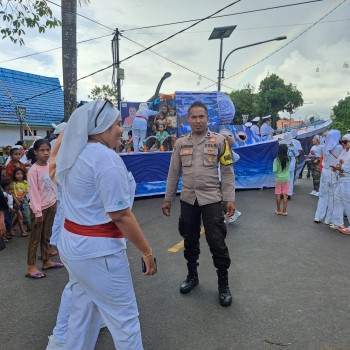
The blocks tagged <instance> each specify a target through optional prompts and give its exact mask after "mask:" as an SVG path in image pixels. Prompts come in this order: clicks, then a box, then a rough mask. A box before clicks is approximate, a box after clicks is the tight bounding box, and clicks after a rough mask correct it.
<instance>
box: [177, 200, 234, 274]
mask: <svg viewBox="0 0 350 350" xmlns="http://www.w3.org/2000/svg"><path fill="white" fill-rule="evenodd" d="M180 203H181V214H180V218H179V232H180V235H181V236H182V237H183V238H184V245H185V250H184V256H185V259H186V260H187V261H188V262H196V261H197V260H198V258H199V254H200V248H199V238H200V229H201V218H202V220H203V225H204V230H205V237H206V240H207V243H208V245H209V248H210V252H211V254H212V256H213V262H214V266H215V267H216V268H217V269H219V270H227V269H228V268H229V267H230V264H231V259H230V254H229V252H228V248H227V246H226V243H225V238H226V234H227V229H226V225H225V223H224V216H223V213H222V207H221V202H218V203H213V204H207V205H203V206H199V205H198V202H197V200H196V202H195V204H194V205H191V204H188V203H186V202H183V201H180Z"/></svg>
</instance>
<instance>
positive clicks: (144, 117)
mask: <svg viewBox="0 0 350 350" xmlns="http://www.w3.org/2000/svg"><path fill="white" fill-rule="evenodd" d="M156 114H158V112H156V111H152V110H150V109H148V106H147V103H146V102H143V103H140V105H139V109H138V111H137V112H136V115H135V119H134V121H133V123H132V139H133V143H134V152H138V151H139V150H140V145H143V142H144V141H145V140H146V136H147V122H148V118H149V117H150V116H152V115H156Z"/></svg>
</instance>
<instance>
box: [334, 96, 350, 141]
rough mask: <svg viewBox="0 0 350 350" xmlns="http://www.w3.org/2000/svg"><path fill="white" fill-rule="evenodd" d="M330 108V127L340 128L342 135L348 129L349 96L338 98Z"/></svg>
mask: <svg viewBox="0 0 350 350" xmlns="http://www.w3.org/2000/svg"><path fill="white" fill-rule="evenodd" d="M332 110H333V116H332V120H333V122H332V128H334V129H338V130H340V132H341V133H342V135H343V134H345V133H346V131H347V130H349V129H350V96H347V97H345V98H344V99H342V100H339V101H338V104H337V105H335V106H334V107H333V109H332Z"/></svg>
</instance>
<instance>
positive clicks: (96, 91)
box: [88, 85, 118, 104]
mask: <svg viewBox="0 0 350 350" xmlns="http://www.w3.org/2000/svg"><path fill="white" fill-rule="evenodd" d="M117 95H118V94H117V88H116V87H114V86H112V87H110V86H109V85H102V87H99V86H95V87H94V88H93V89H92V90H91V95H88V98H90V99H91V100H98V99H104V98H108V99H109V100H110V101H111V102H112V103H113V104H117V100H118V98H117Z"/></svg>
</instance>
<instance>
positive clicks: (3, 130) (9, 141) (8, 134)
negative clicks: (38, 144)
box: [0, 125, 52, 146]
mask: <svg viewBox="0 0 350 350" xmlns="http://www.w3.org/2000/svg"><path fill="white" fill-rule="evenodd" d="M31 129H32V131H33V132H34V131H36V136H41V137H45V136H46V135H47V131H51V130H52V128H50V127H47V129H46V128H44V129H43V128H36V127H32V128H31ZM19 135H20V134H19V126H3V125H1V126H0V146H7V145H10V146H12V145H14V144H15V143H16V142H17V141H18V140H19V139H20V136H19ZM24 140H25V141H28V142H29V143H32V141H33V139H32V137H31V136H24Z"/></svg>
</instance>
